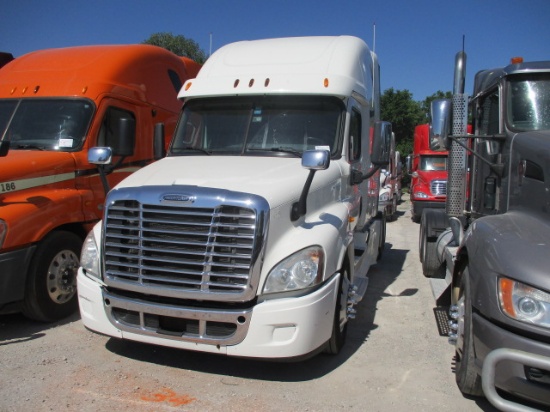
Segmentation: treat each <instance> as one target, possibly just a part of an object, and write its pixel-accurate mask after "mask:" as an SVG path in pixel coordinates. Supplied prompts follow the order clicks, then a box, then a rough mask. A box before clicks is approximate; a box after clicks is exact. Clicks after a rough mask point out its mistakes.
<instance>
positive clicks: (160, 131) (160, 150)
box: [153, 123, 166, 160]
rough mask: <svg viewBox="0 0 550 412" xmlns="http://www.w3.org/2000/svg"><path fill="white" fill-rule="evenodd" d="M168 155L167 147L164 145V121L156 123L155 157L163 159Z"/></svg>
mask: <svg viewBox="0 0 550 412" xmlns="http://www.w3.org/2000/svg"><path fill="white" fill-rule="evenodd" d="M164 156H166V147H165V146H164V123H157V124H155V135H154V136H153V158H154V159H155V160H159V159H162V158H163V157H164Z"/></svg>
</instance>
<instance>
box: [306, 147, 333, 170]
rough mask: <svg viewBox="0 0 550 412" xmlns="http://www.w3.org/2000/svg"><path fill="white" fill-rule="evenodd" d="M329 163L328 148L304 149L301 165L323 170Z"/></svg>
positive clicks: (310, 168)
mask: <svg viewBox="0 0 550 412" xmlns="http://www.w3.org/2000/svg"><path fill="white" fill-rule="evenodd" d="M329 165H330V152H329V151H328V150H306V151H305V152H304V153H303V154H302V167H303V168H305V169H309V170H325V169H327V168H328V167H329Z"/></svg>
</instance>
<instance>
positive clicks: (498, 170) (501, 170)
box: [449, 136, 504, 177]
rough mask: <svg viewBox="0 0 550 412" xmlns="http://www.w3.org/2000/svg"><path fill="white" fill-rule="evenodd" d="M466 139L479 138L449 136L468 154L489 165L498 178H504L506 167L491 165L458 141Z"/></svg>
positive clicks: (497, 164)
mask: <svg viewBox="0 0 550 412" xmlns="http://www.w3.org/2000/svg"><path fill="white" fill-rule="evenodd" d="M464 137H467V138H477V137H478V136H449V139H450V140H453V141H454V142H455V143H456V144H458V145H459V146H461V147H463V148H464V149H465V150H466V151H467V152H469V153H471V154H472V156H475V157H476V158H478V159H479V160H480V161H482V162H483V163H485V164H486V165H488V166H489V167H490V168H491V170H492V171H493V172H495V174H496V175H497V176H498V177H502V176H503V175H504V165H503V164H502V163H491V162H490V161H488V160H487V159H485V158H484V157H483V156H481V155H480V154H479V153H476V152H474V151H473V150H472V149H470V148H469V147H468V146H466V145H465V144H464V143H462V142H461V141H460V140H458V139H462V138H464ZM491 137H492V136H491Z"/></svg>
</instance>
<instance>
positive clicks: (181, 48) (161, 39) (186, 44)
mask: <svg viewBox="0 0 550 412" xmlns="http://www.w3.org/2000/svg"><path fill="white" fill-rule="evenodd" d="M142 43H143V44H152V45H153V46H159V47H163V48H165V49H166V50H170V51H171V52H172V53H174V54H176V55H178V56H183V57H188V58H190V59H191V60H194V61H196V62H197V63H200V64H203V63H204V62H205V61H206V58H207V56H206V53H205V52H204V51H203V50H202V49H201V48H200V47H199V44H198V43H197V42H196V41H194V40H192V39H188V38H186V37H184V36H182V35H181V34H179V35H174V34H172V33H154V34H152V35H151V36H150V37H149V38H148V39H146V40H144V41H143V42H142Z"/></svg>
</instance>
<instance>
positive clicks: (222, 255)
mask: <svg viewBox="0 0 550 412" xmlns="http://www.w3.org/2000/svg"><path fill="white" fill-rule="evenodd" d="M104 228H105V231H104V242H103V247H104V254H103V256H104V274H105V282H106V283H107V284H108V285H109V286H114V287H119V288H123V289H127V290H132V291H136V292H145V293H147V294H150V293H153V294H156V295H160V296H168V297H195V298H196V297H197V295H200V294H222V295H225V296H227V295H231V294H233V295H238V296H242V295H243V294H245V292H246V291H247V290H250V283H251V281H250V276H251V271H252V265H253V260H254V254H255V238H256V229H257V222H256V212H255V210H254V209H251V208H246V207H241V206H233V205H217V206H215V207H194V206H193V205H191V206H185V207H181V206H179V205H163V204H147V203H142V202H140V201H138V200H125V199H120V200H115V201H111V202H109V203H108V207H107V210H106V212H105V226H104ZM229 300H231V299H229Z"/></svg>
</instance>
